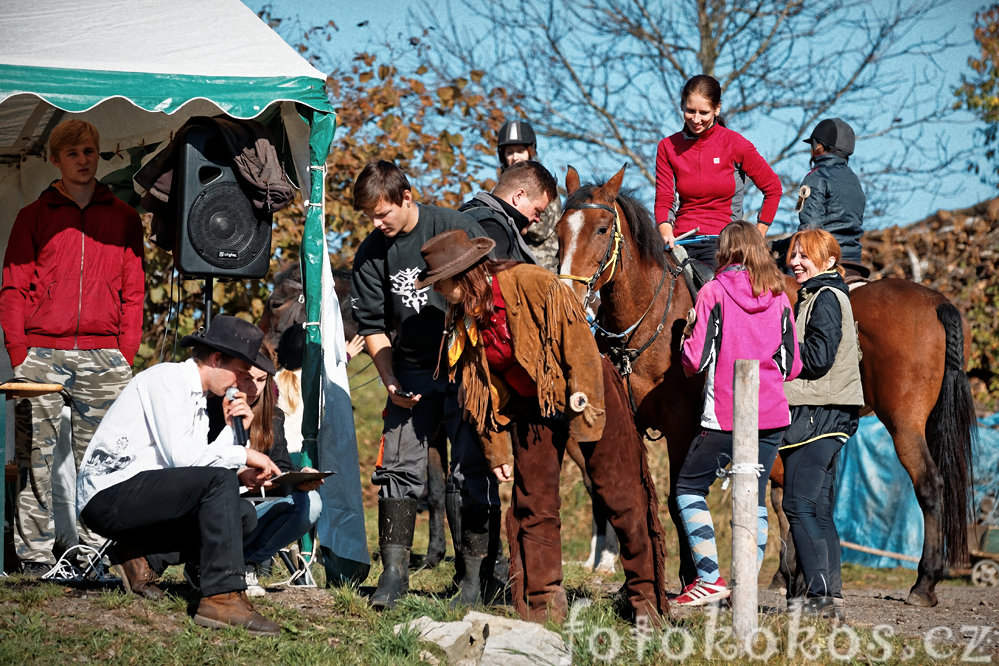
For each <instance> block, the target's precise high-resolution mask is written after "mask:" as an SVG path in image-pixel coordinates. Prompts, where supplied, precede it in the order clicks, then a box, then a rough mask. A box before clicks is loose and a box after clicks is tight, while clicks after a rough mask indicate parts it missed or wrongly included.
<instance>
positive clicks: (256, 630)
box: [194, 590, 281, 636]
mask: <svg viewBox="0 0 999 666" xmlns="http://www.w3.org/2000/svg"><path fill="white" fill-rule="evenodd" d="M194 623H195V624H197V625H200V626H202V627H211V628H213V629H220V628H222V627H243V628H244V629H246V630H247V631H248V632H249V633H251V634H254V635H255V636H280V635H281V625H279V624H278V623H277V622H271V621H270V620H268V619H267V618H266V617H264V616H263V615H261V614H260V613H258V612H257V611H255V610H253V606H252V605H251V604H250V601H249V599H247V598H246V593H245V592H244V591H243V590H240V591H238V592H226V593H225V594H213V595H212V596H210V597H202V598H201V603H199V604H198V612H197V613H195V614H194Z"/></svg>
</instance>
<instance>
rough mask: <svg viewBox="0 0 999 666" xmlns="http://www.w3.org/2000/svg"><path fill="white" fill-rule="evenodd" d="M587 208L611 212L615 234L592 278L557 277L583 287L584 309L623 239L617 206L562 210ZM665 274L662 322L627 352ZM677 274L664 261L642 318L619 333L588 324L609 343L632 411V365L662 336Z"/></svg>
mask: <svg viewBox="0 0 999 666" xmlns="http://www.w3.org/2000/svg"><path fill="white" fill-rule="evenodd" d="M586 209H597V210H605V211H607V212H608V213H613V214H614V233H613V235H612V236H611V238H610V240H609V241H608V242H607V250H606V251H605V252H604V257H603V259H602V260H601V261H600V265H599V266H598V267H597V272H596V273H594V274H593V275H592V276H591V277H589V278H587V277H583V276H579V275H570V274H566V273H563V274H560V275H559V278H560V279H569V280H574V281H576V282H582V283H584V284H585V285H586V296H585V298H584V299H583V307H584V308H585V307H586V306H587V305H588V304H589V302H590V300H591V299H592V298H593V294H594V293H595V291H596V290H595V289H594V288H593V286H594V285H595V284H596V283H597V281H598V280H599V279H600V276H601V275H603V273H604V272H605V271H606V270H607V269H608V268H610V269H611V273H610V275H609V276H608V277H607V281H610V280H611V279H612V278H613V277H614V272H615V271H616V270H617V263H618V259H619V258H620V256H621V241H622V239H623V237H622V235H621V216H620V214H619V213H618V209H617V207H616V206H615V207H613V208H612V207H611V206H608V205H607V204H601V203H593V202H589V201H585V202H582V203H578V204H575V205H573V206H570V207H567V208H566V209H565V210H567V211H569V210H586ZM668 274H671V275H672V276H673V280H672V281H671V282H670V289H669V297H668V299H667V300H666V307H665V309H663V316H662V320H661V321H660V322H659V325H658V326H657V327H656V330H655V332H653V333H652V336H651V337H650V338H649V339H648V340H646V341H645V343H644V344H643V345H641V346H640V347H638V348H637V349H630V348H629V347H628V343H629V342H631V337H632V335H633V334H634V332H635V330H636V329H637V328H638V327H639V325H640V324H641V323H642V322H643V321H645V317H646V316H647V315H648V314H649V312H651V310H652V306H653V305H654V304H655V302H656V299H657V298H658V297H659V292H660V291H661V290H662V287H663V284H664V283H665V282H666V276H667V275H668ZM679 275H680V272H675V271H673V270H671V269H670V267H669V262H668V261H667V262H666V264H665V265H664V266H663V274H662V277H661V278H660V280H659V285H658V286H657V287H656V291H655V293H654V294H653V295H652V300H651V301H650V302H649V306H648V307H647V308H646V309H645V312H644V313H642V316H641V317H639V318H638V321H636V322H635V323H634V324H632V325H631V326H629V327H628V328H627V329H626V330H624V331H622V332H620V333H612V332H611V331H608V330H606V329H605V328H603V327H602V326H600V324H599V323H597V322H596V321H592V322H591V324H593V326H594V328H595V329H596V332H597V333H598V334H599V335H601V336H603V337H604V338H605V339H606V340H607V341H608V347H609V349H608V352H609V355H610V356H611V358H612V360H613V362H614V365H615V367H617V369H618V372H620V373H621V376H622V377H623V378H624V379H625V382H626V384H627V387H628V399H629V400H630V402H631V410H632V412H637V411H638V405H636V404H635V398H634V395H633V393H632V389H631V364H632V362H634V361H635V360H636V359H637V358H638V357H639V356H640V355H641V354H642V352H644V351H645V350H646V349H648V348H649V347H651V346H652V343H653V342H655V340H656V338H658V337H659V334H660V333H662V331H663V328H664V327H665V326H666V319H667V318H668V316H669V310H670V306H671V305H672V303H673V287H674V286H675V285H676V278H677V277H679Z"/></svg>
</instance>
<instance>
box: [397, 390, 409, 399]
mask: <svg viewBox="0 0 999 666" xmlns="http://www.w3.org/2000/svg"><path fill="white" fill-rule="evenodd" d="M395 394H396V395H397V396H399V397H400V398H412V397H413V392H412V391H403V390H402V389H396V390H395Z"/></svg>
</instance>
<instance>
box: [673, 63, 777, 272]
mask: <svg viewBox="0 0 999 666" xmlns="http://www.w3.org/2000/svg"><path fill="white" fill-rule="evenodd" d="M680 108H681V110H682V111H683V122H684V125H683V129H682V130H680V131H679V132H677V133H676V134H673V135H671V136H668V137H666V138H665V139H663V140H662V141H660V142H659V149H658V151H657V154H656V206H655V215H656V223H657V225H658V227H659V233H660V234H662V237H663V242H665V243H666V245H667V246H668V247H673V244H674V242H675V237H676V236H679V235H680V234H683V233H685V232H687V231H690V230H691V229H697V234H696V236H697V241H696V242H693V243H690V244H686V247H685V249H686V250H687V254H688V255H689V256H691V257H693V258H695V259H700V260H701V261H704V262H706V263H708V264H710V265H711V266H712V267H714V261H715V258H714V255H715V249H716V248H717V245H718V239H717V236H718V232H720V231H721V230H722V228H723V227H724V226H725V225H726V224H728V223H729V222H732V221H734V220H741V219H742V218H743V211H742V201H743V195H744V193H745V183H746V177H747V176H748V177H749V179H750V180H752V181H753V183H754V184H755V185H756V187H758V188H759V189H760V191H761V192H763V206H762V208H761V209H760V214H759V218H758V220H757V224H756V227H757V229H759V231H760V233H761V234H763V235H764V236H765V235H766V233H767V229H768V228H769V227H770V223H771V222H773V221H774V217H775V216H776V214H777V205H778V203H779V202H780V196H781V184H780V179H779V178H778V177H777V174H775V173H774V171H773V169H771V168H770V165H769V164H767V161H766V160H765V159H763V158H762V157H761V156H760V154H759V153H758V152H756V148H755V147H754V146H753V144H752V143H750V142H749V141H748V140H747V139H746V138H745V137H743V136H742V135H741V134H739V133H738V132H733V131H732V130H730V129H728V128H727V127H725V126H724V124H723V122H722V121H721V117H720V116H719V115H718V114H719V113H720V111H721V86H720V85H719V84H718V81H716V80H715V79H714V78H712V77H710V76H707V75H705V74H699V75H697V76H695V77H693V78H691V79H690V80H689V81H687V83H686V85H684V87H683V92H682V93H681V94H680ZM702 237H703V238H702Z"/></svg>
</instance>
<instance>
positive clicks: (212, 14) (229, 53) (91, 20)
mask: <svg viewBox="0 0 999 666" xmlns="http://www.w3.org/2000/svg"><path fill="white" fill-rule="evenodd" d="M3 14H4V16H3V17H2V25H3V30H2V32H0V38H2V39H0V62H2V63H3V64H6V65H20V66H30V67H48V68H62V69H71V70H78V69H81V68H84V69H89V70H106V71H113V72H137V73H141V74H150V73H161V74H168V75H171V76H177V75H192V76H201V77H204V76H223V77H231V76H245V77H253V78H261V77H272V76H277V77H282V78H286V79H287V78H295V77H307V78H314V79H319V80H320V81H322V80H324V79H325V76H324V75H323V74H322V72H320V71H319V70H317V69H316V68H315V67H313V66H312V65H310V64H309V63H308V62H307V61H305V60H304V59H303V58H302V57H301V56H299V55H298V54H297V53H296V52H295V50H294V49H292V48H291V47H290V46H288V45H287V44H285V42H284V41H283V40H282V39H281V37H280V36H278V35H277V33H275V32H274V31H273V30H271V29H269V28H268V27H267V26H266V25H264V24H263V23H262V22H261V21H260V19H259V18H257V15H256V14H255V13H254V12H253V10H251V9H250V8H249V7H247V6H245V5H244V4H242V3H241V2H235V1H227V0H209V1H206V0H170V1H169V2H164V0H101V2H99V3H93V2H80V1H79V0H35V1H33V2H23V1H19V0H7V1H6V2H4V11H3ZM0 100H2V98H0Z"/></svg>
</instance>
